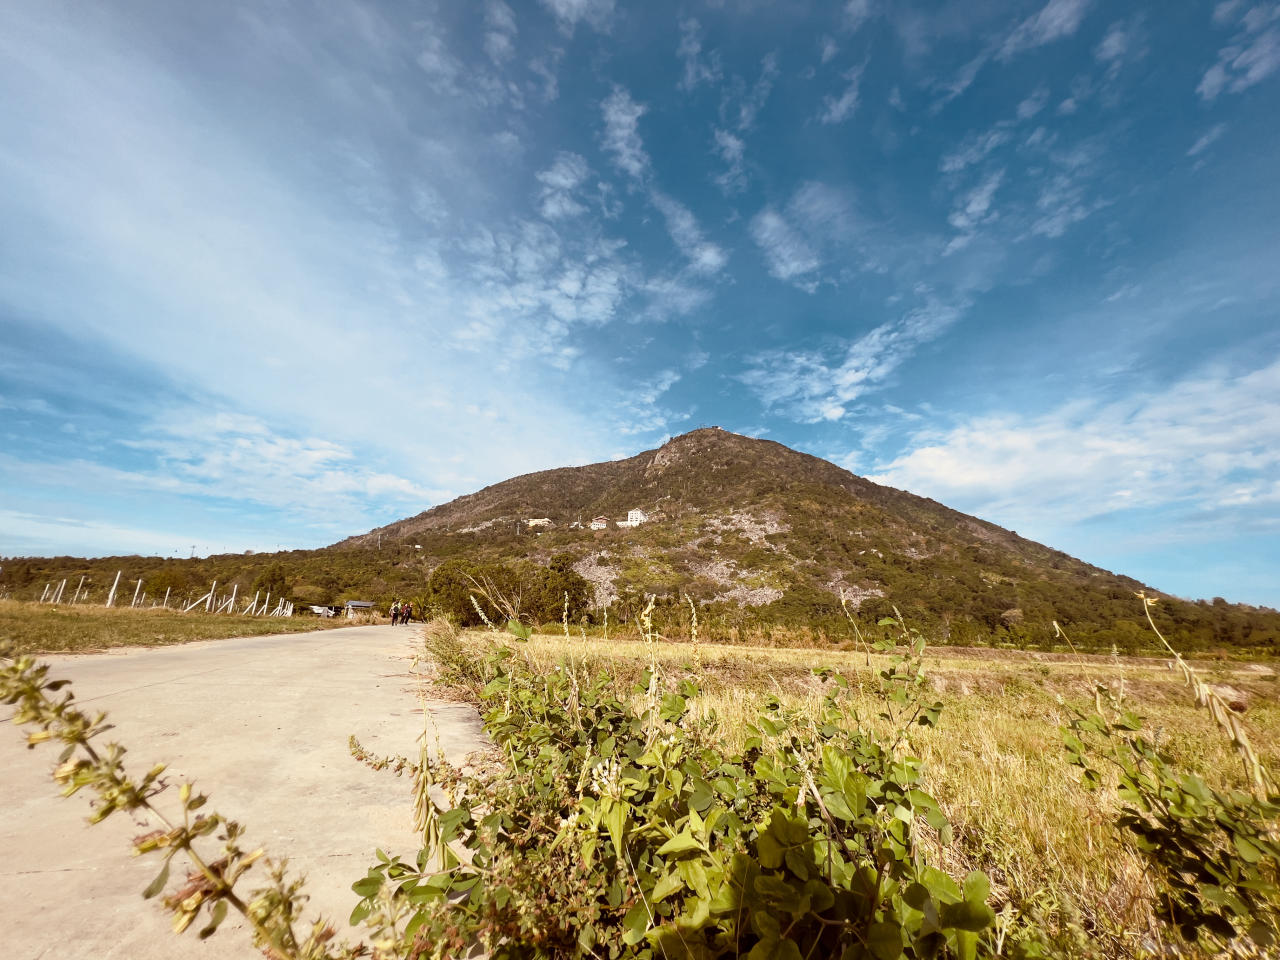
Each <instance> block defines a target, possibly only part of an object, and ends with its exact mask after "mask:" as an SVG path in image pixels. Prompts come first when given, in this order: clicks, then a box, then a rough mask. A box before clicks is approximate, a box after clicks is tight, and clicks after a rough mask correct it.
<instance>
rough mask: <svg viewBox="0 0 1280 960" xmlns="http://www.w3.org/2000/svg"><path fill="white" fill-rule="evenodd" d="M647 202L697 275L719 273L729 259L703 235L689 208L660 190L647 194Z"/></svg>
mask: <svg viewBox="0 0 1280 960" xmlns="http://www.w3.org/2000/svg"><path fill="white" fill-rule="evenodd" d="M649 199H650V200H652V201H653V205H654V206H655V207H657V208H658V212H659V213H661V214H662V216H663V218H664V219H665V220H666V222H667V232H668V233H669V234H670V235H671V239H672V240H674V241H675V244H676V246H677V247H679V248H680V252H681V253H683V254H684V255H685V257H686V258H688V260H689V265H690V266H691V267H692V268H693V270H694V271H695V272H696V273H704V274H713V273H719V272H720V271H721V270H723V269H724V267H725V265H726V264H727V263H728V262H729V255H728V254H727V253H725V252H724V250H722V249H721V248H720V247H718V246H717V245H716V244H714V243H712V242H711V241H709V240H707V239H706V238H705V237H703V235H702V228H701V227H699V226H698V221H697V219H696V218H695V217H694V215H693V214H692V213H691V212H690V210H689V208H688V207H686V206H685V205H684V204H682V203H680V201H678V200H676V199H675V198H673V197H669V196H667V194H665V193H663V192H662V191H661V190H657V189H653V190H650V191H649Z"/></svg>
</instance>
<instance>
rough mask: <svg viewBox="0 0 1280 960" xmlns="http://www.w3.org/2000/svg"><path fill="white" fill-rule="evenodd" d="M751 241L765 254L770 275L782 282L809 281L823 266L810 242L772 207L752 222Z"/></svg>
mask: <svg viewBox="0 0 1280 960" xmlns="http://www.w3.org/2000/svg"><path fill="white" fill-rule="evenodd" d="M751 237H752V239H753V240H755V242H756V244H757V245H758V246H759V247H760V249H761V251H762V252H763V253H764V256H765V262H766V263H768V265H769V273H770V274H772V275H773V276H775V277H777V278H778V279H779V280H788V281H791V280H796V279H797V278H802V277H806V276H807V275H808V274H811V273H813V271H815V270H817V269H818V267H820V266H822V261H821V260H820V259H819V258H818V255H817V253H816V252H815V251H814V250H813V248H812V247H811V246H810V245H809V242H808V241H807V240H806V239H805V238H804V237H803V236H801V234H800V232H799V231H798V230H796V229H795V228H794V227H792V226H791V224H790V223H788V222H787V220H786V219H785V218H784V217H783V216H782V215H781V214H780V213H778V211H777V210H775V209H773V208H772V207H765V209H763V210H761V211H760V212H759V213H758V214H756V215H755V217H753V218H752V220H751ZM809 282H810V283H811V282H812V281H809ZM810 289H812V287H810Z"/></svg>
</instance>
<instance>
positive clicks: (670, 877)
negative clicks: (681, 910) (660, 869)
mask: <svg viewBox="0 0 1280 960" xmlns="http://www.w3.org/2000/svg"><path fill="white" fill-rule="evenodd" d="M683 887H684V881H683V880H681V879H680V874H679V873H678V872H677V871H675V870H672V871H671V872H670V873H668V874H667V875H666V876H664V877H662V878H661V879H660V880H659V881H658V882H657V883H655V884H654V885H653V893H652V894H651V895H650V897H649V899H650V900H652V901H654V902H655V903H658V902H660V901H662V900H665V899H666V898H667V897H669V896H671V894H673V893H675V892H676V891H678V890H680V889H682V888H683Z"/></svg>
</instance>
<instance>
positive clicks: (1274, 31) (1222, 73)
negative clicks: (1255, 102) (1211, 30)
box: [1196, 2, 1280, 100]
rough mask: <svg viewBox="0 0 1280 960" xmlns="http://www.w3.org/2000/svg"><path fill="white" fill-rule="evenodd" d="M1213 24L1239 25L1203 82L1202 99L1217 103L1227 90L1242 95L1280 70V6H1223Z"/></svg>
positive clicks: (1200, 88) (1219, 7)
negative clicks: (1278, 22) (1279, 22)
mask: <svg viewBox="0 0 1280 960" xmlns="http://www.w3.org/2000/svg"><path fill="white" fill-rule="evenodd" d="M1213 20H1214V23H1215V24H1218V25H1219V26H1224V25H1227V24H1230V23H1235V25H1236V28H1237V29H1236V33H1235V35H1234V36H1233V37H1232V38H1231V42H1230V43H1229V44H1227V45H1226V46H1225V47H1223V48H1222V49H1220V50H1219V51H1218V61H1217V62H1216V63H1214V64H1213V65H1212V66H1211V67H1209V69H1207V70H1206V71H1205V72H1204V76H1203V77H1202V78H1201V79H1200V85H1199V86H1198V87H1196V92H1197V93H1199V94H1200V97H1201V99H1203V100H1215V99H1217V97H1218V96H1219V95H1220V94H1221V93H1222V92H1223V91H1224V90H1226V91H1229V92H1231V93H1242V92H1243V91H1245V90H1248V89H1249V88H1250V87H1252V86H1254V85H1256V84H1258V83H1261V82H1262V81H1263V80H1265V79H1266V78H1267V77H1269V76H1271V74H1273V73H1275V72H1276V70H1278V69H1280V26H1278V25H1277V21H1280V3H1272V4H1266V3H1260V4H1257V5H1255V6H1248V5H1246V4H1242V3H1231V2H1226V3H1219V4H1218V5H1217V6H1216V7H1215V8H1214V12H1213Z"/></svg>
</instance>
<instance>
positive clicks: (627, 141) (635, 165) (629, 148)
mask: <svg viewBox="0 0 1280 960" xmlns="http://www.w3.org/2000/svg"><path fill="white" fill-rule="evenodd" d="M601 108H602V110H603V112H604V148H605V150H607V151H609V153H611V154H613V160H614V163H616V164H617V165H618V168H619V169H621V170H622V171H623V172H625V173H627V174H628V175H630V176H632V177H635V178H636V179H640V178H642V177H643V176H644V175H645V174H646V173H648V171H649V155H648V154H647V153H645V150H644V141H643V140H641V139H640V118H641V117H642V116H644V115H645V113H646V112H647V111H648V108H647V107H645V106H643V105H641V104H638V103H636V102H635V101H634V100H632V99H631V94H629V93H627V91H626V90H624V89H623V88H622V87H614V88H613V93H611V94H609V97H608V98H607V99H606V100H605V101H604V103H603V104H602V105H601Z"/></svg>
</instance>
